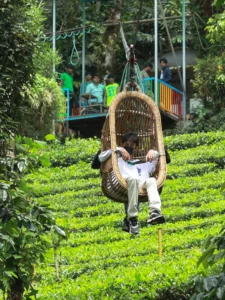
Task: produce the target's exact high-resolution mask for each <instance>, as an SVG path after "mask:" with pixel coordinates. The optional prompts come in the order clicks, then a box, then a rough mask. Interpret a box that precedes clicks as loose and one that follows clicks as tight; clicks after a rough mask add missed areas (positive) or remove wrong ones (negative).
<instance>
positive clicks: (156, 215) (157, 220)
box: [147, 210, 166, 225]
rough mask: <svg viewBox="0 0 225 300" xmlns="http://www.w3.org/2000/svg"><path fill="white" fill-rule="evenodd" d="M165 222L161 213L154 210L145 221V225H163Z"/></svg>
mask: <svg viewBox="0 0 225 300" xmlns="http://www.w3.org/2000/svg"><path fill="white" fill-rule="evenodd" d="M165 222H166V220H165V218H164V216H163V215H162V214H161V212H159V211H157V210H154V211H152V212H151V215H150V218H149V219H148V220H147V223H148V224H150V225H157V224H163V223H165Z"/></svg>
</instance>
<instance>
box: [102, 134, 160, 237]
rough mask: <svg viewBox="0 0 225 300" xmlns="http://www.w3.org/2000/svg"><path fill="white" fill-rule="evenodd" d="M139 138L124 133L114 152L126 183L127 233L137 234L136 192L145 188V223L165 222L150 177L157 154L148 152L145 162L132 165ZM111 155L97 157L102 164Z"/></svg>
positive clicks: (154, 180) (155, 189) (152, 151)
mask: <svg viewBox="0 0 225 300" xmlns="http://www.w3.org/2000/svg"><path fill="white" fill-rule="evenodd" d="M138 144H139V138H138V135H137V134H136V133H135V132H129V133H126V134H125V135H124V136H123V137H122V147H117V150H116V152H117V153H118V155H119V158H118V166H119V170H120V173H121V175H122V177H123V178H124V179H125V180H126V181H127V187H128V209H127V221H128V223H129V232H130V233H131V234H138V233H139V231H140V229H139V223H138V190H139V188H146V190H147V194H148V202H149V213H150V217H149V219H148V220H147V223H149V224H151V225H156V224H161V223H164V222H165V218H164V216H163V215H162V214H161V200H160V197H159V193H158V190H157V184H156V179H155V178H154V177H150V176H151V174H153V173H154V171H155V169H156V165H157V162H158V157H159V154H158V152H157V151H155V150H149V151H148V153H147V155H146V162H144V163H140V164H134V163H135V162H136V163H137V161H135V160H132V158H133V151H134V149H135V148H136V147H138ZM111 154H112V150H106V151H104V152H101V153H100V154H99V156H98V159H99V161H100V162H101V163H102V162H104V161H106V160H107V159H108V158H109V157H110V156H111Z"/></svg>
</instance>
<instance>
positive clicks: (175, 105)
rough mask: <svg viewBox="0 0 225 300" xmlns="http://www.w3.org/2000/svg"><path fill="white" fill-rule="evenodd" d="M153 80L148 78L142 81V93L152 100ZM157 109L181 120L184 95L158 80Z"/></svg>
mask: <svg viewBox="0 0 225 300" xmlns="http://www.w3.org/2000/svg"><path fill="white" fill-rule="evenodd" d="M154 86H155V78H154V77H149V78H145V79H144V80H143V91H144V93H145V94H146V95H148V96H149V97H151V98H152V99H153V100H154ZM158 97H159V107H160V108H161V109H162V110H164V111H165V112H168V113H170V114H172V115H174V116H176V117H178V118H179V119H182V102H183V99H184V93H183V92H181V91H179V90H178V89H176V88H175V87H173V86H172V85H170V84H167V83H165V82H163V81H162V80H161V79H158Z"/></svg>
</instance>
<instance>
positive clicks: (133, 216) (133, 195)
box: [127, 178, 139, 234]
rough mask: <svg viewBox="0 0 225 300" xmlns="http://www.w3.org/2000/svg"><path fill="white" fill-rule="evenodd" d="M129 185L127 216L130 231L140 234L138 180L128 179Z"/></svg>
mask: <svg viewBox="0 0 225 300" xmlns="http://www.w3.org/2000/svg"><path fill="white" fill-rule="evenodd" d="M127 185H128V208H127V218H128V220H129V225H130V233H132V234H138V233H139V225H138V189H139V188H138V180H137V179H134V178H128V179H127Z"/></svg>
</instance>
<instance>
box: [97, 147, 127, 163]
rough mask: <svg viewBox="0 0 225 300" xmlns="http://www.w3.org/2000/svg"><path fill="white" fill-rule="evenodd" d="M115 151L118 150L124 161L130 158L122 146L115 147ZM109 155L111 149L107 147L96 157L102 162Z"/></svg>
mask: <svg viewBox="0 0 225 300" xmlns="http://www.w3.org/2000/svg"><path fill="white" fill-rule="evenodd" d="M116 152H118V153H119V154H120V155H121V156H122V158H123V160H125V161H128V160H130V154H129V153H128V152H127V151H126V150H125V149H124V148H122V147H117V148H116ZM111 155H112V150H111V149H109V150H106V151H103V152H101V153H100V154H99V156H98V159H99V161H100V162H101V163H103V162H104V161H106V160H107V159H108V158H110V156H111Z"/></svg>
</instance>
